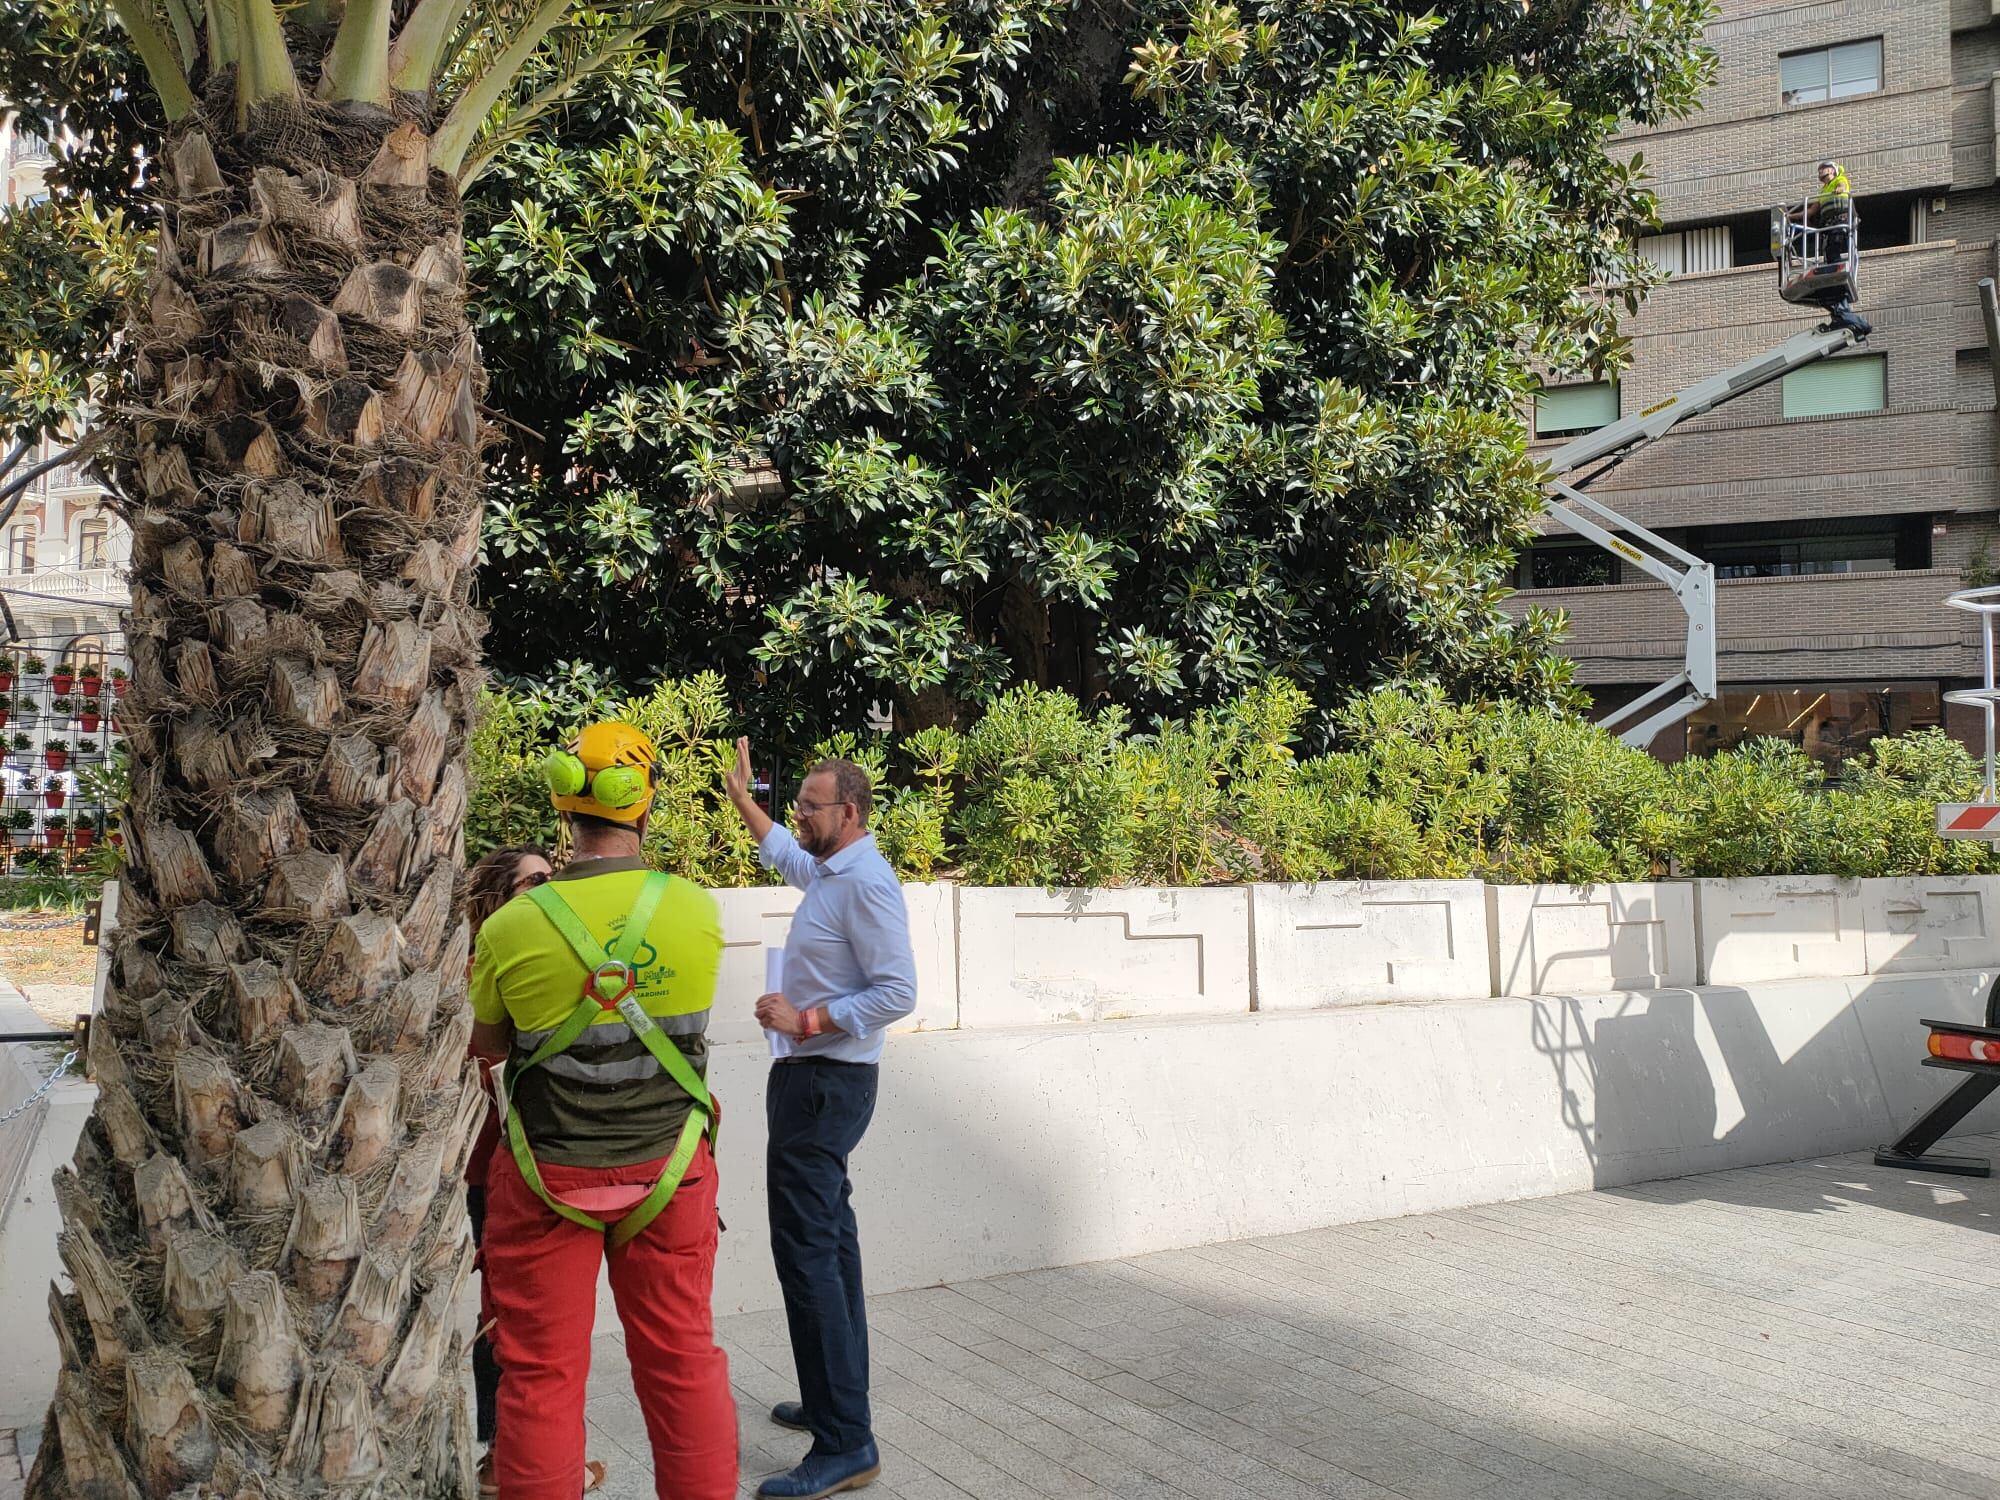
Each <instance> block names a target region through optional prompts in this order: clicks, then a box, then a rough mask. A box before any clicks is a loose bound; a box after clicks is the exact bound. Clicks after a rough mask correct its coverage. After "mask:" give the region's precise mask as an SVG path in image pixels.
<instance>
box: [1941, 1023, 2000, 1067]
mask: <svg viewBox="0 0 2000 1500" xmlns="http://www.w3.org/2000/svg"><path fill="white" fill-rule="evenodd" d="M1930 1052H1931V1056H1932V1057H1945V1058H1950V1059H1951V1060H1952V1061H1953V1062H1976V1063H2000V1041H1995V1040H1992V1039H1990V1038H1988V1037H1983V1036H1966V1035H1965V1034H1964V1033H1962V1032H1957V1031H1933V1032H1932V1033H1931V1042H1930Z"/></svg>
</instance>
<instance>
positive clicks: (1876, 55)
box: [1778, 36, 1882, 104]
mask: <svg viewBox="0 0 2000 1500" xmlns="http://www.w3.org/2000/svg"><path fill="white" fill-rule="evenodd" d="M1881 87H1882V38H1880V37H1879V36H1878V37H1870V38H1869V39H1868V40H1867V41H1865V42H1844V43H1842V44H1841V45H1840V46H1838V47H1819V48H1816V49H1814V50H1813V51H1811V52H1790V53H1787V54H1786V55H1785V56H1783V57H1781V58H1779V59H1778V89H1779V97H1780V99H1782V101H1783V102H1784V103H1786V104H1819V103H1822V102H1824V101H1825V100H1828V99H1845V98H1848V97H1849V96H1850V95H1853V94H1872V93H1875V92H1876V91H1877V90H1879V89H1880V88H1881Z"/></svg>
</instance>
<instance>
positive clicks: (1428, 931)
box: [1250, 880, 1493, 1010]
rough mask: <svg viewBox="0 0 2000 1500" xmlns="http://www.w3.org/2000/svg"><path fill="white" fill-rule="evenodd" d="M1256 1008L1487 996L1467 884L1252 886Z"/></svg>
mask: <svg viewBox="0 0 2000 1500" xmlns="http://www.w3.org/2000/svg"><path fill="white" fill-rule="evenodd" d="M1250 926H1251V931H1252V934H1253V947H1254V951H1255V954H1256V1004H1257V1009H1259V1010H1316V1009H1318V1008H1320V1007H1322V1006H1328V1005H1372V1004H1379V1003H1381V1002H1383V1001H1390V1000H1469V999H1473V998H1476V997H1480V996H1485V995H1490V994H1491V993H1492V992H1493V991H1492V964H1491V962H1490V961H1489V958H1488V954H1487V947H1488V942H1489V939H1488V936H1487V930H1486V902H1485V899H1484V893H1483V890H1482V888H1481V886H1480V885H1479V883H1478V882H1477V881H1474V880H1397V881H1380V882H1373V883H1360V882H1349V881H1322V882H1319V883H1316V884H1305V885H1253V886H1251V887H1250Z"/></svg>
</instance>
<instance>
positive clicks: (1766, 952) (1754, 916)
mask: <svg viewBox="0 0 2000 1500" xmlns="http://www.w3.org/2000/svg"><path fill="white" fill-rule="evenodd" d="M1695 906H1696V913H1697V922H1698V930H1699V931H1700V934H1701V982H1702V983H1703V984H1751V983H1756V982H1759V981H1762V980H1767V979H1824V978H1837V977H1841V976H1844V975H1849V974H1865V973H1866V972H1867V971H1868V963H1867V952H1866V945H1865V943H1864V941H1863V938H1862V923H1861V889H1860V882H1859V881H1856V880H1843V879H1841V878H1840V877H1839V876H1836V875H1769V876H1761V877H1758V878H1755V879H1745V880H1698V881H1696V882H1695Z"/></svg>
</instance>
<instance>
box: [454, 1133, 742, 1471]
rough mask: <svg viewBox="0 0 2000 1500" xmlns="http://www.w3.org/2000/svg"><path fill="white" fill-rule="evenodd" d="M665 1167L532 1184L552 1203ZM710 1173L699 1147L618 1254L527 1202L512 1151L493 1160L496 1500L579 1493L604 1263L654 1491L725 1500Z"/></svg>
mask: <svg viewBox="0 0 2000 1500" xmlns="http://www.w3.org/2000/svg"><path fill="white" fill-rule="evenodd" d="M663 1164H664V1163H663V1161H652V1162H641V1163H637V1164H635V1165H632V1166H626V1167H559V1166H550V1165H548V1164H547V1163H544V1164H543V1166H542V1181H543V1182H544V1183H545V1184H546V1185H547V1186H548V1189H549V1191H550V1192H552V1193H555V1194H557V1195H558V1196H562V1195H564V1194H567V1193H571V1192H574V1191H576V1190H577V1189H580V1188H591V1187H603V1186H611V1185H617V1184H626V1183H640V1184H644V1185H648V1186H650V1185H651V1184H652V1183H653V1182H654V1181H656V1180H657V1179H658V1177H659V1175H660V1168H661V1166H662V1165H663ZM715 1175H716V1173H715V1160H714V1158H713V1157H711V1156H710V1155H709V1151H708V1144H707V1143H706V1142H703V1143H702V1145H701V1147H700V1148H699V1149H698V1150H697V1151H696V1152H695V1157H694V1160H693V1161H692V1162H691V1163H690V1164H689V1166H688V1171H687V1176H686V1177H685V1178H684V1179H683V1180H682V1182H681V1186H680V1190H679V1191H678V1192H676V1193H675V1194H674V1196H673V1200H672V1201H671V1202H670V1203H668V1205H667V1206H666V1208H665V1209H663V1210H662V1211H661V1212H660V1215H659V1217H658V1218H656V1219H654V1220H653V1222H652V1223H651V1224H648V1225H647V1226H646V1228H645V1230H644V1232H643V1233H641V1234H640V1235H639V1236H638V1237H637V1238H635V1239H634V1240H632V1241H631V1243H629V1244H627V1245H623V1246H620V1247H619V1248H618V1249H615V1250H614V1249H611V1248H610V1244H611V1241H610V1238H609V1237H608V1236H607V1235H604V1234H601V1233H599V1232H598V1231H596V1230H594V1229H586V1228H585V1227H584V1226H583V1225H581V1224H575V1223H572V1222H570V1221H569V1220H568V1219H565V1218H563V1217H562V1216H561V1215H560V1214H558V1213H555V1212H554V1211H553V1210H551V1209H550V1208H549V1206H548V1205H547V1204H546V1203H544V1202H542V1200H541V1199H540V1198H537V1197H536V1196H535V1194H534V1190H533V1189H531V1188H530V1187H529V1186H528V1185H527V1183H526V1182H524V1181H522V1179H521V1169H520V1168H519V1167H518V1166H516V1165H515V1162H514V1157H513V1153H511V1152H509V1151H507V1150H505V1149H502V1150H499V1151H495V1152H494V1153H493V1161H492V1167H491V1169H490V1172H489V1175H488V1178H487V1184H486V1235H485V1242H484V1245H483V1247H482V1256H483V1263H484V1266H485V1277H486V1288H485V1290H486V1302H487V1305H488V1306H489V1307H490V1308H491V1310H492V1315H493V1317H494V1319H495V1322H494V1325H493V1348H494V1353H495V1354H496V1355H498V1357H499V1361H500V1409H499V1423H498V1431H497V1435H496V1441H495V1445H494V1477H495V1478H496V1479H497V1480H498V1481H499V1485H500V1500H577V1497H578V1495H579V1494H580V1492H581V1491H582V1488H583V1461H584V1435H583V1400H584V1385H585V1382H586V1381H587V1379H588V1378H589V1375H590V1334H591V1324H592V1322H593V1321H594V1319H595V1315H596V1311H597V1268H598V1265H599V1263H600V1262H601V1261H605V1260H608V1261H609V1262H610V1266H611V1293H612V1296H613V1298H614V1299H615V1300H616V1301H617V1304H618V1320H619V1322H621V1323H622V1324H624V1325H625V1351H626V1353H627V1354H628V1355H629V1356H630V1358H631V1361H632V1384H633V1387H634V1389H635V1391H636V1393H637V1395H638V1397H639V1410H640V1411H641V1412H642V1413H643V1414H644V1416H645V1418H646V1434H647V1436H648V1437H649V1438H650V1439H651V1441H652V1446H653V1488H654V1493H655V1494H656V1495H658V1497H659V1500H733V1497H734V1496H735V1494H736V1403H735V1401H734V1399H733V1398H732V1397H731V1396H730V1393H729V1361H728V1357H727V1356H726V1355H724V1354H723V1352H722V1351H721V1350H720V1349H718V1348H717V1347H716V1346H715V1324H714V1320H713V1317H712V1315H711V1313H710V1311H709V1293H710V1289H711V1287H712V1285H713V1283H714V1280H715V1244H716V1217H715Z"/></svg>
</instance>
